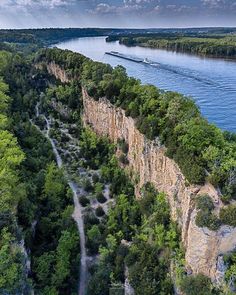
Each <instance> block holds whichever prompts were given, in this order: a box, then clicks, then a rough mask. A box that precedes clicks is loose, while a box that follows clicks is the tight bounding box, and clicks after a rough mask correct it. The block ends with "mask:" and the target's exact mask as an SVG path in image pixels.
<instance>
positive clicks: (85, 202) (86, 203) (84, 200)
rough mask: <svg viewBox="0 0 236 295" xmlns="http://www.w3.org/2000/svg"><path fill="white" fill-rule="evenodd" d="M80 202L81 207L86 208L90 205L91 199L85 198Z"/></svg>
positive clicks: (81, 198)
mask: <svg viewBox="0 0 236 295" xmlns="http://www.w3.org/2000/svg"><path fill="white" fill-rule="evenodd" d="M79 202H80V204H81V206H83V207H86V206H87V205H89V204H90V201H89V199H88V198H86V197H85V196H82V197H80V198H79Z"/></svg>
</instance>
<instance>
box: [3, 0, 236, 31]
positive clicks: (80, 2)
mask: <svg viewBox="0 0 236 295" xmlns="http://www.w3.org/2000/svg"><path fill="white" fill-rule="evenodd" d="M193 26H236V0H178V1H174V0H0V28H29V27H139V28H140V27H193Z"/></svg>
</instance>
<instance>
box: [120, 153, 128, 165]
mask: <svg viewBox="0 0 236 295" xmlns="http://www.w3.org/2000/svg"><path fill="white" fill-rule="evenodd" d="M119 161H120V162H121V163H122V164H124V165H128V164H129V160H128V159H127V157H126V156H125V155H124V154H122V155H120V157H119Z"/></svg>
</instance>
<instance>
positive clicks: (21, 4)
mask: <svg viewBox="0 0 236 295" xmlns="http://www.w3.org/2000/svg"><path fill="white" fill-rule="evenodd" d="M73 3H74V0H72V1H70V2H69V3H68V1H66V0H1V1H0V7H6V8H7V7H14V8H23V9H25V8H40V7H42V8H43V7H44V8H55V7H62V6H68V5H71V4H73Z"/></svg>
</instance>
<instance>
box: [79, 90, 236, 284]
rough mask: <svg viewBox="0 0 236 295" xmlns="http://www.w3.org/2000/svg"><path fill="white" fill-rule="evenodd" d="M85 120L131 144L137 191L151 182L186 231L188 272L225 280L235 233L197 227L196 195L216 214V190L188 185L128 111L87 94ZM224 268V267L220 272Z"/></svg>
mask: <svg viewBox="0 0 236 295" xmlns="http://www.w3.org/2000/svg"><path fill="white" fill-rule="evenodd" d="M83 104H84V113H83V121H84V123H85V124H86V125H89V126H91V127H92V129H93V130H94V131H95V132H96V133H97V134H99V135H107V136H108V137H109V138H110V140H111V141H113V142H114V143H116V142H117V140H118V139H124V140H125V141H126V143H128V145H129V151H128V155H127V157H128V160H129V169H130V170H131V171H132V172H133V174H135V175H136V176H138V177H137V178H138V184H137V188H136V189H137V195H139V193H138V192H139V189H140V188H141V187H142V186H143V185H144V184H145V183H147V182H151V183H152V184H153V185H154V186H155V188H156V189H157V190H158V191H159V192H165V193H166V195H167V197H168V200H169V203H170V207H171V214H172V218H173V219H174V220H175V221H177V222H178V224H179V225H180V226H181V229H182V242H183V245H184V247H185V249H186V257H185V258H186V263H187V267H188V269H189V270H190V271H192V273H194V274H196V273H199V272H201V273H203V274H205V275H207V276H209V277H210V278H211V279H212V281H213V282H215V283H220V280H221V279H222V263H219V261H218V257H219V255H220V254H223V253H226V252H229V251H232V250H233V249H234V248H235V246H236V229H235V228H231V227H227V226H222V227H221V228H220V229H219V230H218V231H215V232H214V231H210V230H208V229H206V228H199V227H197V226H196V224H195V216H196V213H197V212H196V209H195V205H194V204H195V202H194V199H195V198H196V196H198V195H201V194H208V195H209V196H210V197H211V198H212V199H213V201H214V203H215V207H216V209H215V211H216V214H217V213H219V210H220V207H221V206H223V204H222V203H221V201H220V198H219V195H218V192H217V190H216V189H215V188H214V187H213V186H212V185H211V184H209V183H206V184H205V185H204V186H193V185H190V186H187V185H186V182H185V178H184V176H183V174H182V173H181V171H180V169H179V167H178V165H177V164H176V163H175V162H174V161H173V160H171V159H169V158H168V157H166V156H165V147H163V146H161V144H160V143H159V142H158V140H156V141H151V140H148V139H147V138H145V136H144V135H143V134H141V133H140V132H139V131H138V130H137V128H136V127H135V122H134V119H132V118H131V117H126V116H125V112H124V110H122V109H120V108H116V107H114V106H113V105H112V104H111V103H110V102H109V101H108V100H107V99H105V98H101V99H100V100H99V101H95V100H93V99H92V98H91V97H89V96H88V94H87V92H86V91H85V90H83ZM219 265H220V267H218V266H219Z"/></svg>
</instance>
